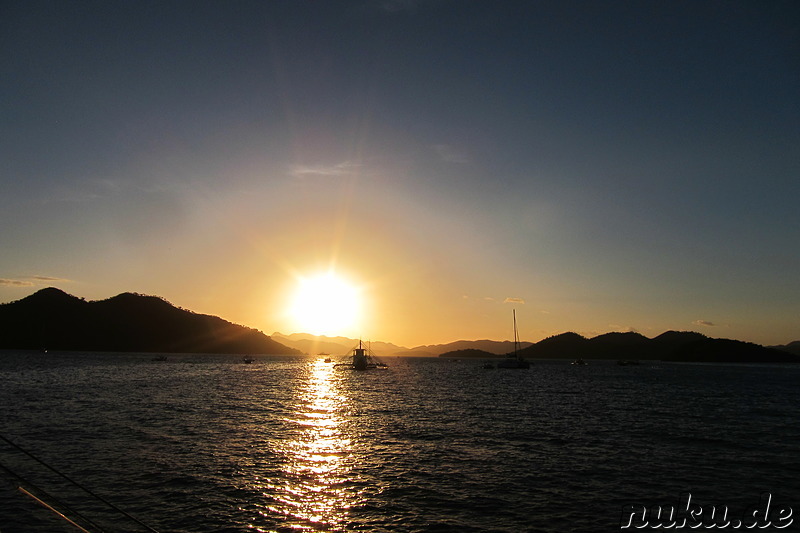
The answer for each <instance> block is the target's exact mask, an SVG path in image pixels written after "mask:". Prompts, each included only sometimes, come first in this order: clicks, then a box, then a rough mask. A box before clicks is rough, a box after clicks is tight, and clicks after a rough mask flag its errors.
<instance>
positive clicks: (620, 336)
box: [0, 287, 800, 362]
mask: <svg viewBox="0 0 800 533" xmlns="http://www.w3.org/2000/svg"><path fill="white" fill-rule="evenodd" d="M356 343H358V340H357V339H350V338H347V337H325V336H315V335H310V334H304V333H293V334H290V335H283V334H280V333H274V334H273V335H272V337H270V336H267V335H265V334H264V333H262V332H260V331H257V330H255V329H252V328H248V327H245V326H240V325H237V324H233V323H231V322H228V321H226V320H224V319H222V318H219V317H216V316H211V315H203V314H198V313H195V312H193V311H190V310H186V309H182V308H179V307H176V306H174V305H172V304H171V303H169V302H168V301H167V300H165V299H164V298H161V297H159V296H149V295H142V294H137V293H130V292H124V293H121V294H118V295H116V296H113V297H110V298H107V299H105V300H98V301H89V302H87V301H86V300H85V299H83V298H78V297H76V296H73V295H70V294H68V293H66V292H64V291H62V290H60V289H56V288H53V287H49V288H46V289H41V290H39V291H37V292H35V293H33V294H31V295H29V296H27V297H25V298H22V299H21V300H17V301H14V302H10V303H4V304H0V349H3V348H12V349H51V350H86V351H111V352H114V351H131V352H166V353H175V352H194V353H240V354H244V353H263V354H303V353H307V354H317V353H321V352H322V353H331V354H334V355H341V354H345V353H348V352H349V351H350V350H351V349H352V348H353V346H354V345H355V344H356ZM370 347H371V348H372V350H373V351H374V352H375V353H376V354H377V355H379V356H385V355H405V356H446V357H447V356H449V357H457V356H459V352H461V356H468V355H466V354H467V353H469V354H470V355H469V356H472V357H479V356H482V355H481V354H487V355H486V356H487V357H494V356H498V355H503V354H505V353H508V352H511V351H513V348H514V345H513V342H512V341H492V340H487V339H483V340H475V341H469V340H458V341H454V342H450V343H446V344H436V345H420V346H416V347H414V348H406V347H403V346H398V345H395V344H392V343H388V342H381V341H374V342H370ZM798 352H800V341H794V342H792V343H789V344H787V345H781V346H768V347H765V346H761V345H757V344H753V343H748V342H743V341H735V340H730V339H712V338H710V337H707V336H705V335H703V334H701V333H697V332H693V331H666V332H664V333H662V334H660V335H658V336H656V337H653V338H652V339H650V338H647V337H645V336H644V335H641V334H639V333H633V332H611V333H605V334H602V335H598V336H596V337H593V338H586V337H583V336H582V335H580V334H578V333H575V332H564V333H561V334H558V335H553V336H551V337H547V338H545V339H542V340H540V341H539V342H536V343H530V342H523V343H522V349H521V350H520V355H521V356H523V357H528V358H547V359H550V358H562V359H564V358H569V359H577V358H584V359H643V360H647V359H661V360H672V361H696V362H725V361H733V362H762V361H764V362H767V361H769V362H800V353H798Z"/></svg>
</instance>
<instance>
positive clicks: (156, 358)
mask: <svg viewBox="0 0 800 533" xmlns="http://www.w3.org/2000/svg"><path fill="white" fill-rule="evenodd" d="M150 360H151V361H166V360H167V356H166V355H157V356H155V357H153V358H152V359H150Z"/></svg>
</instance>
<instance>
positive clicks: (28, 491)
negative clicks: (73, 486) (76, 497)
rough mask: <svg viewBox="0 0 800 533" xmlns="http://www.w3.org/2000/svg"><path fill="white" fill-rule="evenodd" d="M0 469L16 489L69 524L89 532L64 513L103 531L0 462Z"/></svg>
mask: <svg viewBox="0 0 800 533" xmlns="http://www.w3.org/2000/svg"><path fill="white" fill-rule="evenodd" d="M0 470H2V471H3V472H5V473H6V475H7V476H8V477H10V478H12V479H13V480H14V485H15V486H16V489H17V490H18V491H20V492H21V493H22V494H24V495H26V496H28V497H29V498H31V499H33V500H35V501H36V502H37V503H39V504H40V505H42V506H43V507H45V508H46V509H48V510H50V511H52V512H53V513H55V514H57V515H58V516H59V517H61V518H62V519H64V520H66V521H67V522H69V523H70V524H72V525H73V526H75V527H76V528H78V529H80V530H81V531H83V532H85V533H91V532H90V531H89V530H87V529H86V528H85V527H83V526H81V525H80V524H78V523H77V522H75V521H74V520H72V519H71V518H69V517H67V516H66V515H65V514H64V513H69V514H70V515H72V516H74V517H76V518H78V519H80V520H82V521H83V522H85V523H86V524H88V525H90V526H91V527H93V528H94V529H95V531H99V532H101V533H102V532H103V528H101V527H100V526H98V525H97V524H95V523H94V522H92V521H91V520H89V519H88V518H86V517H85V516H83V515H81V514H80V513H79V512H78V511H75V510H73V509H70V507H69V506H68V505H66V504H65V503H63V502H61V501H59V500H58V499H57V498H55V497H54V496H51V495H50V494H48V493H47V492H45V491H43V490H42V489H40V488H39V487H37V486H35V485H34V484H33V483H31V482H30V481H28V480H26V479H24V478H23V477H22V476H20V475H19V474H17V473H16V472H14V471H12V470H11V469H10V468H8V467H7V466H4V465H2V464H0ZM23 483H24V484H25V485H26V486H27V488H26V487H24V486H23ZM34 492H36V493H37V494H39V496H37V495H36V494H34ZM43 498H47V500H49V501H50V502H52V504H51V503H47V502H45V501H44V499H43ZM55 506H58V507H59V508H60V509H61V510H59V509H57V508H56V507H55Z"/></svg>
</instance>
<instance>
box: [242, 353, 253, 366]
mask: <svg viewBox="0 0 800 533" xmlns="http://www.w3.org/2000/svg"><path fill="white" fill-rule="evenodd" d="M253 361H255V359H253V358H252V357H250V356H249V355H245V356H244V357H242V363H244V364H246V365H249V364H250V363H252V362H253Z"/></svg>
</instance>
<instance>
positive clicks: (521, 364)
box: [497, 309, 531, 368]
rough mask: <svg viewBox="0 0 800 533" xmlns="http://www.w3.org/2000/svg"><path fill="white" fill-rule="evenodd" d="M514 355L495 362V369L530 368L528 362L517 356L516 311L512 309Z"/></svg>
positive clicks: (510, 354) (511, 354)
mask: <svg viewBox="0 0 800 533" xmlns="http://www.w3.org/2000/svg"><path fill="white" fill-rule="evenodd" d="M513 313H514V353H509V354H506V358H505V359H503V360H501V361H498V362H497V368H530V367H531V364H530V362H528V361H526V360H525V359H523V358H522V357H520V355H519V334H518V333H517V310H516V309H514V311H513Z"/></svg>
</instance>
